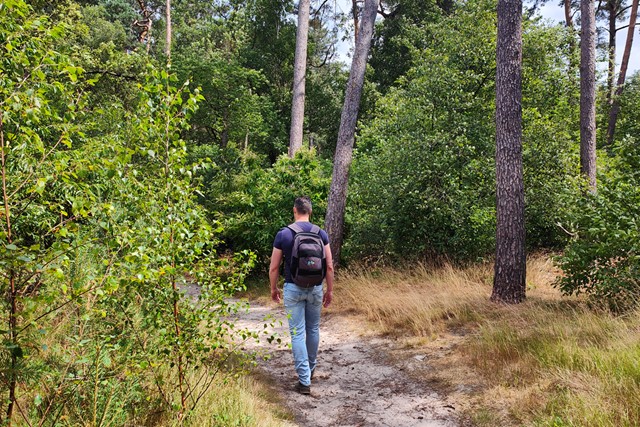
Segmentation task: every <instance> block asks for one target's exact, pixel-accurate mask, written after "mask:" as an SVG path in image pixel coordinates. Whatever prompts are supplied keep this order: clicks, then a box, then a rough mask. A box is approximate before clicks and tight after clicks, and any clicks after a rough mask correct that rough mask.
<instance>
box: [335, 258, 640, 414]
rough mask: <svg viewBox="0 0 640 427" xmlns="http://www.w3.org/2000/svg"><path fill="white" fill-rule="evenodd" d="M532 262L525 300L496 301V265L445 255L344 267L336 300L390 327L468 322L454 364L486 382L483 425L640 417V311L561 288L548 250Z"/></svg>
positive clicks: (429, 331) (447, 327) (478, 409)
mask: <svg viewBox="0 0 640 427" xmlns="http://www.w3.org/2000/svg"><path fill="white" fill-rule="evenodd" d="M527 268H528V270H527V279H528V280H527V300H526V302H524V303H523V304H520V305H517V306H504V305H496V304H494V303H491V302H489V296H490V293H491V278H492V268H491V266H490V265H479V266H478V265H476V266H471V267H467V268H456V267H454V266H452V265H449V264H445V265H441V266H438V267H429V266H425V265H423V266H420V267H418V268H414V269H413V270H411V271H403V272H399V271H398V270H393V269H361V270H358V271H355V270H354V271H350V272H343V273H342V274H341V276H340V278H339V281H338V283H337V285H336V298H335V301H336V308H337V309H340V310H347V311H351V312H356V313H359V314H362V315H364V316H366V318H367V319H368V320H369V321H371V322H373V323H374V324H375V325H377V326H378V328H379V329H380V331H381V332H383V333H387V334H396V335H402V336H411V337H415V336H420V337H426V339H427V340H435V339H437V338H438V336H440V335H446V333H447V331H452V330H455V331H460V330H462V331H464V337H463V340H462V342H461V344H460V345H458V346H455V347H453V350H452V351H453V354H451V355H450V356H447V357H448V358H451V360H456V361H458V362H457V363H461V364H463V365H464V367H466V368H468V369H466V370H464V369H461V367H460V366H457V367H451V369H455V370H457V371H465V372H467V374H465V375H466V376H464V375H463V376H461V375H460V374H459V373H457V374H455V375H453V374H452V375H451V376H450V378H452V377H455V378H456V380H457V381H460V382H462V383H474V384H481V387H479V388H478V387H471V388H470V390H472V391H469V392H468V396H467V398H468V399H470V400H471V401H472V402H473V404H472V405H471V406H470V411H469V412H470V416H471V418H472V419H473V420H474V422H475V423H476V424H477V425H481V426H485V425H486V426H490V425H535V426H634V425H640V344H639V343H640V311H636V312H632V313H627V314H626V315H625V316H618V315H615V314H612V313H611V312H609V311H605V310H599V309H597V308H594V307H593V306H592V305H589V304H588V303H587V302H586V301H584V300H581V299H579V298H573V297H572V298H568V297H562V296H561V295H560V293H559V292H558V291H557V290H556V289H554V288H553V286H552V284H553V282H554V281H555V279H556V277H557V276H558V274H559V273H558V272H557V270H556V269H555V268H554V267H553V264H552V262H551V261H550V260H549V258H548V257H546V256H536V257H532V258H531V259H530V260H529V262H528V265H527ZM450 365H451V363H450ZM446 374H447V373H446V372H441V373H439V374H434V375H441V376H446ZM456 375H457V377H456ZM476 377H479V378H480V380H478V378H476Z"/></svg>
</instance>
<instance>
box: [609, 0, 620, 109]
mask: <svg viewBox="0 0 640 427" xmlns="http://www.w3.org/2000/svg"><path fill="white" fill-rule="evenodd" d="M618 4H619V3H618V2H617V1H616V0H609V1H608V2H607V6H606V7H607V12H609V46H608V53H609V56H608V61H609V66H608V67H607V105H608V106H611V103H612V102H613V91H614V90H615V88H614V83H615V80H616V33H617V31H618V30H617V29H616V18H617V16H618V11H619V7H618Z"/></svg>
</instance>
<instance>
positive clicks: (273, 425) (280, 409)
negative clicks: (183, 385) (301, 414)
mask: <svg viewBox="0 0 640 427" xmlns="http://www.w3.org/2000/svg"><path fill="white" fill-rule="evenodd" d="M291 420H292V417H291V415H290V414H289V413H288V412H286V409H285V406H284V405H283V404H282V402H279V401H277V400H275V397H274V394H273V393H272V392H270V391H269V389H268V388H267V386H265V385H264V384H263V383H262V382H261V381H257V380H254V379H253V378H252V377H251V376H239V377H235V378H226V379H225V380H221V381H218V382H217V383H216V384H215V385H214V386H213V387H212V388H211V390H209V392H208V393H207V394H206V395H205V396H204V397H203V398H202V402H201V403H200V404H199V405H198V406H197V407H196V411H195V412H194V413H193V414H191V416H190V417H189V420H188V423H187V424H188V425H190V426H198V427H218V426H225V427H227V426H237V427H245V426H246V427H287V426H293V425H295V424H293V422H292V421H291Z"/></svg>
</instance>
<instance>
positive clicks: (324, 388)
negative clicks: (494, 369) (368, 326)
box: [236, 305, 460, 427]
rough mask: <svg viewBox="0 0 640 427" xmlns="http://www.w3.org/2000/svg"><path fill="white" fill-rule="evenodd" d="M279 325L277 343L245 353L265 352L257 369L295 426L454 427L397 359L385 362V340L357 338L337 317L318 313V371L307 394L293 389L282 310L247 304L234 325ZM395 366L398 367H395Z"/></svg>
mask: <svg viewBox="0 0 640 427" xmlns="http://www.w3.org/2000/svg"><path fill="white" fill-rule="evenodd" d="M268 315H271V316H273V317H275V319H277V320H279V321H281V322H282V324H281V325H280V326H277V327H276V328H275V329H271V332H277V334H278V336H279V337H280V338H281V339H282V343H283V344H282V345H280V346H278V345H276V344H274V345H270V344H269V343H268V342H267V340H266V338H264V339H261V340H260V343H259V344H256V343H252V344H249V345H247V346H246V349H247V350H250V351H251V350H252V351H258V352H260V353H266V354H269V355H270V356H271V358H270V359H269V360H266V361H264V360H260V361H259V367H260V369H262V370H263V371H264V372H266V373H267V374H268V376H269V377H270V378H272V380H273V381H274V383H275V385H276V387H277V388H279V389H280V390H281V392H282V397H283V400H284V401H285V402H287V404H288V406H289V408H290V409H291V410H292V412H293V413H294V414H295V416H296V421H297V422H298V423H299V425H304V426H305V427H307V426H308V427H314V426H318V427H319V426H323V427H324V426H345V427H346V426H354V427H355V426H375V427H377V426H393V427H402V426H407V427H413V426H415V427H432V426H433V427H436V426H444V427H449V426H451V427H452V426H458V425H460V424H459V423H458V422H457V420H456V414H455V413H453V410H452V409H451V408H452V407H451V405H447V402H446V401H445V400H443V399H442V398H441V397H439V396H438V395H437V393H435V392H434V391H433V390H431V389H430V388H429V387H428V386H426V385H424V384H420V383H417V382H416V381H415V379H411V378H409V377H408V376H407V375H406V374H404V373H403V372H402V370H401V369H404V367H403V366H402V361H394V363H393V364H389V363H388V361H385V359H386V358H385V353H384V351H385V350H386V349H389V348H390V347H391V346H392V345H393V344H392V343H391V341H388V340H385V339H381V338H376V339H368V338H363V337H360V336H359V335H360V334H358V332H357V331H356V332H354V331H352V330H351V329H350V328H349V326H348V325H347V323H348V322H347V321H345V320H344V319H343V318H341V317H340V316H338V315H326V313H325V314H323V317H322V322H321V325H320V352H319V355H318V367H317V368H316V374H315V378H314V381H313V383H312V385H311V396H303V395H300V394H298V393H296V392H295V391H294V390H293V385H294V384H295V383H296V381H297V377H296V374H295V371H294V369H293V357H292V355H291V351H290V350H289V347H288V343H289V336H288V330H287V320H286V316H285V313H284V308H283V307H282V306H280V307H273V308H270V307H264V306H259V305H252V307H251V308H250V309H249V311H248V312H246V313H240V314H239V318H238V321H237V323H236V324H237V326H239V327H244V328H247V329H250V330H256V331H259V330H262V329H263V328H264V324H265V322H264V318H265V316H268ZM396 364H397V365H398V366H396Z"/></svg>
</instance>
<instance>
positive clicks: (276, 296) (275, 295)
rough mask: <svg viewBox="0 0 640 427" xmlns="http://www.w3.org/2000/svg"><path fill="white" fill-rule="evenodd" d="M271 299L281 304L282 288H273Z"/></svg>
mask: <svg viewBox="0 0 640 427" xmlns="http://www.w3.org/2000/svg"><path fill="white" fill-rule="evenodd" d="M271 299H272V300H273V301H274V302H277V303H278V304H280V302H281V301H282V298H281V296H280V289H278V288H271Z"/></svg>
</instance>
